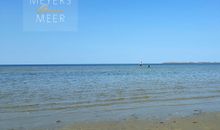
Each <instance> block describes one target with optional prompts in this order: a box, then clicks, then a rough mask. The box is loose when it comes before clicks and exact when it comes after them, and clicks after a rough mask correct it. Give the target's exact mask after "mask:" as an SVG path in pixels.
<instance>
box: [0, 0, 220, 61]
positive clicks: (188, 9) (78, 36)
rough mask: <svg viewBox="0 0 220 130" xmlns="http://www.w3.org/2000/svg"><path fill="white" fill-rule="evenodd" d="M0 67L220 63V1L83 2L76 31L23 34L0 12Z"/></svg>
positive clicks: (17, 18)
mask: <svg viewBox="0 0 220 130" xmlns="http://www.w3.org/2000/svg"><path fill="white" fill-rule="evenodd" d="M0 17H1V18H0V20H1V21H0V28H1V30H0V35H1V38H0V64H88V63H138V62H140V60H142V61H143V62H146V63H149V62H150V63H160V62H169V61H177V62H181V61H217V62H219V61H220V36H219V35H220V1H219V0H79V2H78V31H77V32H24V31H23V28H22V17H23V14H22V1H21V0H10V1H9V0H4V1H1V8H0Z"/></svg>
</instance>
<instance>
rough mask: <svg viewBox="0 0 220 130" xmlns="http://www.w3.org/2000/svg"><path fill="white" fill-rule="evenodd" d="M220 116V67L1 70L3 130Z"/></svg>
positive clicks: (75, 67)
mask: <svg viewBox="0 0 220 130" xmlns="http://www.w3.org/2000/svg"><path fill="white" fill-rule="evenodd" d="M194 110H199V111H197V112H195V111H194ZM219 110H220V64H203V65H202V64H201V65H193V64H192V65H152V67H151V68H147V66H143V67H139V66H138V65H87V66H86V65H83V66H80V65H78V66H0V129H9V128H14V129H39V128H42V129H46V128H48V129H58V128H60V127H62V126H64V125H67V124H71V123H74V122H81V121H103V120H127V119H152V118H155V119H162V118H169V117H172V116H187V115H192V114H199V112H212V111H219ZM57 120H60V121H61V122H59V123H58V122H56V121H57Z"/></svg>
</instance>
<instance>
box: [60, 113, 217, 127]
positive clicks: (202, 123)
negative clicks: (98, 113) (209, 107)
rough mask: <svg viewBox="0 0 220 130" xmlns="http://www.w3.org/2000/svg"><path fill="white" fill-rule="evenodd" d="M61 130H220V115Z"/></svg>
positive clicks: (76, 125)
mask: <svg viewBox="0 0 220 130" xmlns="http://www.w3.org/2000/svg"><path fill="white" fill-rule="evenodd" d="M61 130H220V113H203V114H200V115H196V116H192V117H184V118H173V119H170V120H168V121H144V120H128V121H122V122H99V123H81V124H75V125H73V126H69V127H66V128H62V129H61Z"/></svg>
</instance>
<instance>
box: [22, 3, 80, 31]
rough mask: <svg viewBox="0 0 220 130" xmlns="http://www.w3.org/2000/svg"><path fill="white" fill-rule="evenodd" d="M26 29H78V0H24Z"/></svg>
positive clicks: (24, 23)
mask: <svg viewBox="0 0 220 130" xmlns="http://www.w3.org/2000/svg"><path fill="white" fill-rule="evenodd" d="M23 30H24V31H77V0H23Z"/></svg>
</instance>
